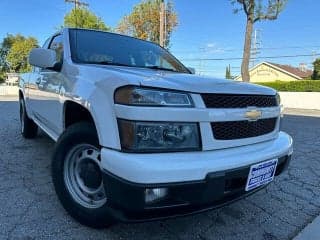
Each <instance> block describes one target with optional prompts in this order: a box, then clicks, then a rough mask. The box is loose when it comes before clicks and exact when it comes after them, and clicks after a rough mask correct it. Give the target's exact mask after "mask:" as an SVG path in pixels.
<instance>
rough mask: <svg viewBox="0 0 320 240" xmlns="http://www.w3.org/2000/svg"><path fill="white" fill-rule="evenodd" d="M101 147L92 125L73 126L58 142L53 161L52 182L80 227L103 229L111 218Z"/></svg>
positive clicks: (62, 201)
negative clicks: (101, 165)
mask: <svg viewBox="0 0 320 240" xmlns="http://www.w3.org/2000/svg"><path fill="white" fill-rule="evenodd" d="M100 159H101V157H100V147H99V141H98V137H97V133H96V129H95V127H94V125H93V124H90V123H87V122H80V123H76V124H73V125H72V126H70V127H69V128H68V129H67V130H66V131H65V132H64V133H63V134H62V136H61V137H60V138H59V140H58V142H57V144H56V148H55V150H54V153H53V158H52V179H53V184H54V187H55V190H56V193H57V195H58V197H59V200H60V201H61V203H62V205H63V207H64V208H65V209H66V211H67V212H68V213H69V214H70V215H71V216H72V217H73V218H75V219H76V220H77V221H79V222H80V223H81V224H84V225H86V226H89V227H94V228H102V227H107V226H109V225H111V224H113V223H114V222H115V220H114V219H113V217H112V216H111V214H110V211H109V207H108V202H107V196H106V194H105V191H104V185H103V180H102V172H101V168H100Z"/></svg>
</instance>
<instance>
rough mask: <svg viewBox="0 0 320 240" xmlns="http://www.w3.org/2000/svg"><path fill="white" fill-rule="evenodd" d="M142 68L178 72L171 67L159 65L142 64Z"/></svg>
mask: <svg viewBox="0 0 320 240" xmlns="http://www.w3.org/2000/svg"><path fill="white" fill-rule="evenodd" d="M144 68H150V69H156V70H164V71H170V72H178V71H176V70H174V69H172V68H165V67H160V66H156V65H154V66H144Z"/></svg>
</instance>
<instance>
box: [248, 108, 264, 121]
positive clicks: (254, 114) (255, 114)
mask: <svg viewBox="0 0 320 240" xmlns="http://www.w3.org/2000/svg"><path fill="white" fill-rule="evenodd" d="M261 116H262V112H261V111H259V110H255V109H254V110H250V111H248V112H246V113H245V115H244V117H245V118H248V119H249V120H251V121H255V120H258V118H260V117H261Z"/></svg>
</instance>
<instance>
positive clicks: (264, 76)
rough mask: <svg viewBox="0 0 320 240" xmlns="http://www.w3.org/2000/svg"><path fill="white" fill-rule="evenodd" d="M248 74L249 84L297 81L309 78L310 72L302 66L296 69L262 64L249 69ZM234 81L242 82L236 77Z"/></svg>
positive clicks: (267, 63) (287, 66) (274, 64)
mask: <svg viewBox="0 0 320 240" xmlns="http://www.w3.org/2000/svg"><path fill="white" fill-rule="evenodd" d="M249 74H250V81H251V82H273V81H276V80H280V81H297V80H303V79H306V78H309V77H310V76H311V75H312V71H311V70H309V69H307V68H306V67H305V65H303V64H301V65H300V67H298V68H296V67H292V66H289V65H281V64H276V63H270V62H262V63H259V64H258V65H256V66H254V67H253V68H251V69H250V70H249ZM235 80H238V81H242V78H241V76H238V77H237V78H236V79H235Z"/></svg>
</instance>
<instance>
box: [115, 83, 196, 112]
mask: <svg viewBox="0 0 320 240" xmlns="http://www.w3.org/2000/svg"><path fill="white" fill-rule="evenodd" d="M114 102H115V103H118V104H125V105H139V106H164V107H192V106H193V102H192V100H191V97H190V95H189V94H187V93H182V92H174V91H167V90H156V89H151V88H150V89H149V88H139V87H134V86H126V87H121V88H119V89H117V90H116V92H115V95H114Z"/></svg>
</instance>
